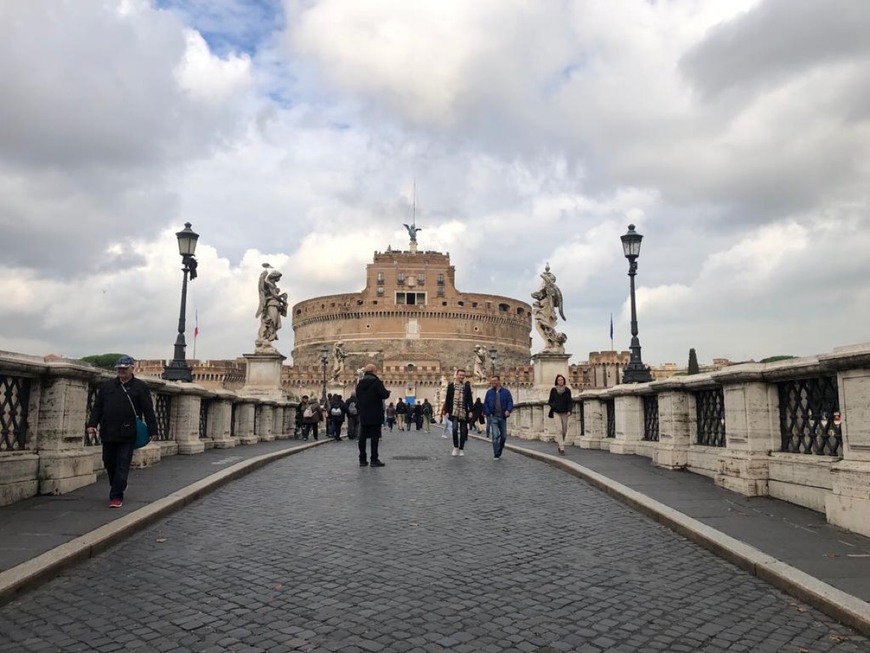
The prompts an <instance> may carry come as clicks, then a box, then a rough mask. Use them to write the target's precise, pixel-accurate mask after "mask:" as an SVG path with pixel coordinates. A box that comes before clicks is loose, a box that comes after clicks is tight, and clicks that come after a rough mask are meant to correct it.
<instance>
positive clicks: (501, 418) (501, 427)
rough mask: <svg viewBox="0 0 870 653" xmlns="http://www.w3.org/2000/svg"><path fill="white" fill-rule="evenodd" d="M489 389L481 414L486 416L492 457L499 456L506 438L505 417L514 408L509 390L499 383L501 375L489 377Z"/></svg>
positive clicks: (495, 458)
mask: <svg viewBox="0 0 870 653" xmlns="http://www.w3.org/2000/svg"><path fill="white" fill-rule="evenodd" d="M489 385H490V388H489V390H487V391H486V397H485V398H484V400H483V414H484V415H485V416H486V429H487V431H489V435H490V437H491V438H492V457H493V459H494V460H499V459H500V458H501V452H502V451H504V443H505V440H506V439H507V418H508V417H510V414H511V413H512V412H513V409H514V398H513V397H512V396H511V391H510V390H508V389H507V388H505V387H504V386H503V385H502V384H501V377H499V375H498V374H494V375H493V376H491V377H490V378H489Z"/></svg>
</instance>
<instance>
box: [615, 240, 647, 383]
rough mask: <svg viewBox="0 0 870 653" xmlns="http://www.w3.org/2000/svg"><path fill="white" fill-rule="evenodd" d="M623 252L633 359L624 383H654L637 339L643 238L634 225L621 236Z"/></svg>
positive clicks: (627, 369) (625, 373) (624, 373)
mask: <svg viewBox="0 0 870 653" xmlns="http://www.w3.org/2000/svg"><path fill="white" fill-rule="evenodd" d="M620 239H621V240H622V252H623V254H625V258H627V259H628V278H629V280H630V290H631V346H630V347H629V349H630V350H631V358H630V359H629V361H628V365H626V366H625V368H624V369H623V371H622V382H623V383H646V382H647V381H652V375H651V374H650V372H649V368H648V367H647V366H646V365H644V364H643V360H641V357H640V340H639V339H638V337H637V302H636V300H635V292H634V277H635V275H636V274H637V257H638V256H640V242H641V241H642V240H643V236H642V235H641V234H639V233H637V232H636V231H635V230H634V225H633V224H630V225H628V232H627V233H626V234H625V235H624V236H621V237H620Z"/></svg>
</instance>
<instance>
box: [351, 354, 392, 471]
mask: <svg viewBox="0 0 870 653" xmlns="http://www.w3.org/2000/svg"><path fill="white" fill-rule="evenodd" d="M377 371H378V368H377V366H376V365H375V364H374V363H369V364H368V365H366V366H365V372H364V374H363V377H362V378H361V379H360V380H359V383H357V384H356V400H357V408H358V409H359V465H360V467H366V466H367V465H369V464H371V466H372V467H383V466H384V463H383V462H381V459H380V456H379V454H378V442H379V441H380V439H381V428H382V426H383V424H384V401H385V400H387V399H389V397H390V391H389V390H387V389H386V388H385V387H384V382H383V381H381V380H380V379H379V378H378V376H377ZM366 441H368V442H370V443H371V444H370V446H369V448H370V450H371V456H370V457H369V459H370V460H371V463H369V459H367V456H366Z"/></svg>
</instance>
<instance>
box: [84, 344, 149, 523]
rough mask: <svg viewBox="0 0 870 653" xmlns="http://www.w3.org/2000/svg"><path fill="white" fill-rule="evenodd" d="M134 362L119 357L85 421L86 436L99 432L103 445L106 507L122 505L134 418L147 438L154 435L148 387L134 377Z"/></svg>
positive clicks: (134, 434)
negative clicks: (113, 374) (114, 374)
mask: <svg viewBox="0 0 870 653" xmlns="http://www.w3.org/2000/svg"><path fill="white" fill-rule="evenodd" d="M135 362H136V361H134V360H133V359H132V358H130V357H129V356H121V357H120V358H119V359H118V360H117V361H116V362H115V371H116V372H117V373H118V376H117V377H116V378H114V379H111V380H110V381H106V382H105V383H104V384H103V385H102V386H100V389H99V391H98V392H97V396H96V398H95V399H94V407H93V409H92V410H91V416H90V419H88V425H87V430H88V433H91V434H96V432H97V427H99V429H100V440H101V442H102V443H103V466H104V467H105V468H106V473H107V474H108V477H109V486H110V489H109V507H110V508H120V507H121V506H122V505H124V491H125V490H126V489H127V476H128V474H129V473H130V462H131V461H132V459H133V448H134V447H133V445H134V444H135V442H136V418H137V417H142V418H144V420H145V425H146V426H147V427H148V435H149V436H150V437H152V438H153V437H155V436H156V435H157V416H156V415H155V414H154V403H153V402H152V400H151V391H150V390H148V386H147V385H145V383H144V382H143V381H141V380H139V379H137V378H136V377H134V376H133V365H134V364H135Z"/></svg>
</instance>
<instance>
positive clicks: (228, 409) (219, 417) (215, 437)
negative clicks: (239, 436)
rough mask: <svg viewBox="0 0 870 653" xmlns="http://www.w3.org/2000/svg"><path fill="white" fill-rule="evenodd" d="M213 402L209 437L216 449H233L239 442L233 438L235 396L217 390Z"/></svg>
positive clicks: (209, 417)
mask: <svg viewBox="0 0 870 653" xmlns="http://www.w3.org/2000/svg"><path fill="white" fill-rule="evenodd" d="M213 392H214V398H213V399H212V400H211V408H210V409H209V415H208V435H209V437H210V438H211V440H212V442H213V443H214V446H215V449H231V448H232V447H235V446H236V445H237V444H238V442H237V441H236V440H235V439H234V438H233V436H232V428H233V427H232V419H233V400H234V399H235V395H234V394H233V393H232V392H228V391H226V390H217V391H213Z"/></svg>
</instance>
